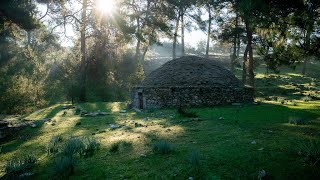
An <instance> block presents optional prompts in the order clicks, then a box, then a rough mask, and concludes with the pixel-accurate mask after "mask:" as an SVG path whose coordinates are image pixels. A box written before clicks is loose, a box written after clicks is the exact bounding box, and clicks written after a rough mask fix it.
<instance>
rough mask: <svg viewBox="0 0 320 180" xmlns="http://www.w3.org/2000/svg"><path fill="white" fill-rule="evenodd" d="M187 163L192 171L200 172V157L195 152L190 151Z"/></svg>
mask: <svg viewBox="0 0 320 180" xmlns="http://www.w3.org/2000/svg"><path fill="white" fill-rule="evenodd" d="M189 162H190V165H191V168H192V170H194V171H196V172H199V170H200V155H199V152H198V151H197V150H192V151H191V153H190V157H189Z"/></svg>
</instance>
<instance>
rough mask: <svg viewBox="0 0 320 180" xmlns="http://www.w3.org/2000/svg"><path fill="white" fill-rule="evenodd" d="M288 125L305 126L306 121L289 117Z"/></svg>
mask: <svg viewBox="0 0 320 180" xmlns="http://www.w3.org/2000/svg"><path fill="white" fill-rule="evenodd" d="M289 124H294V125H303V124H306V120H304V119H302V118H299V117H296V116H290V117H289Z"/></svg>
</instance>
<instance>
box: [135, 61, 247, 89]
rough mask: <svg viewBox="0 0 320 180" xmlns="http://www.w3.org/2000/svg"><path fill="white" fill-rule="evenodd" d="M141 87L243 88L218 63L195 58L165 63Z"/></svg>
mask: <svg viewBox="0 0 320 180" xmlns="http://www.w3.org/2000/svg"><path fill="white" fill-rule="evenodd" d="M141 86H152V87H174V86H191V87H195V86H213V87H235V88H236V87H238V88H239V87H244V85H243V83H242V82H241V81H239V80H238V79H237V78H236V77H235V76H234V75H233V74H232V73H231V72H230V71H229V70H227V69H226V68H224V67H223V66H222V65H220V64H219V63H218V62H216V61H214V60H209V59H206V58H201V57H197V56H184V57H181V58H178V59H174V60H171V61H169V62H167V63H165V64H164V65H162V66H161V67H160V68H158V69H156V70H155V71H153V72H151V73H150V75H149V76H148V77H146V79H145V80H144V81H143V82H142V83H141Z"/></svg>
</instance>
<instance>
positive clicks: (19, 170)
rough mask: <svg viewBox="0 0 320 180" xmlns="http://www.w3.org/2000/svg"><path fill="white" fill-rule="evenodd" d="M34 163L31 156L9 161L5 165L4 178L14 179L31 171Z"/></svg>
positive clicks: (33, 157) (33, 158) (34, 158)
mask: <svg viewBox="0 0 320 180" xmlns="http://www.w3.org/2000/svg"><path fill="white" fill-rule="evenodd" d="M36 161H37V159H36V157H35V156H33V155H27V156H23V157H18V158H13V159H10V160H9V161H7V163H6V165H5V172H6V176H7V177H8V179H16V178H17V177H19V175H21V174H23V173H25V172H26V171H28V170H30V169H32V168H33V166H34V164H35V163H36Z"/></svg>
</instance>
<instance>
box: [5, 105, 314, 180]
mask: <svg viewBox="0 0 320 180" xmlns="http://www.w3.org/2000/svg"><path fill="white" fill-rule="evenodd" d="M113 105H114V103H105V105H104V107H108V108H112V106H113ZM80 106H82V107H83V108H84V109H85V108H86V107H89V106H92V103H91V104H80ZM116 106H118V105H116ZM319 107H320V101H311V102H304V101H297V106H294V105H290V104H287V105H283V104H281V103H280V102H275V101H274V102H268V103H262V104H261V105H244V106H241V107H238V106H223V107H211V108H209V107H208V108H194V109H190V110H191V111H194V112H197V115H198V116H199V118H200V119H201V120H200V121H185V118H183V117H181V116H179V115H178V114H177V110H176V109H172V110H171V109H166V110H155V111H152V112H149V113H138V114H137V113H135V112H132V111H129V112H128V113H119V112H117V111H114V112H113V113H112V115H108V116H105V117H80V116H78V115H73V114H74V113H72V111H73V110H62V109H60V110H59V111H58V110H56V109H55V108H54V107H49V108H47V109H45V110H43V111H42V112H43V113H39V112H37V114H36V115H35V114H32V115H31V116H30V117H33V118H34V120H36V119H41V118H43V117H46V116H47V114H48V113H49V114H52V113H51V112H50V110H53V111H55V113H54V114H55V116H53V117H52V119H54V120H56V125H55V126H52V125H50V124H49V123H44V124H42V125H40V126H38V127H36V128H31V127H30V128H26V129H24V130H22V131H21V132H19V134H20V135H21V136H20V138H16V139H12V140H10V141H8V142H6V143H3V144H2V145H1V146H2V153H1V154H0V159H1V160H0V168H1V176H3V175H4V173H5V172H4V168H5V164H6V162H7V161H8V160H10V159H11V158H12V157H14V156H19V155H23V154H25V153H31V152H32V154H35V155H36V157H37V159H38V162H37V164H36V166H35V167H34V168H33V170H32V172H34V173H35V175H34V178H35V179H44V178H51V177H53V176H54V173H55V171H56V165H55V163H56V161H57V158H56V157H58V155H54V154H53V155H52V154H51V155H48V153H47V145H48V143H49V142H50V140H51V139H52V137H54V136H57V135H58V136H59V137H61V139H62V140H63V142H61V143H62V144H64V143H66V141H67V140H68V139H70V137H94V138H95V139H96V140H97V141H98V142H99V143H100V146H99V151H97V152H96V153H95V154H94V155H93V156H92V157H86V158H84V157H79V158H78V160H77V164H76V166H75V170H74V173H73V174H72V175H71V176H70V179H88V178H90V179H105V178H110V179H118V178H127V179H141V178H142V179H172V178H177V179H187V178H188V177H194V178H212V177H215V178H218V179H219V178H221V179H234V178H235V179H237V178H239V179H252V178H256V177H257V176H258V173H259V171H260V170H262V169H263V170H266V171H267V173H268V174H269V175H271V176H273V177H276V178H277V179H288V178H289V179H290V178H291V179H295V178H296V177H299V178H300V179H308V178H314V177H317V176H319V175H320V174H319V171H317V170H318V169H317V168H318V167H314V166H311V165H309V164H307V163H306V162H305V161H304V157H301V156H300V155H299V154H298V150H297V148H296V147H298V146H299V145H301V142H309V141H310V140H315V139H319V138H320V133H319V132H320V119H319V116H320V111H319ZM48 109H50V110H48ZM91 110H95V109H94V108H92V109H91ZM100 110H104V111H108V110H110V109H107V108H106V109H101V108H100ZM63 111H68V113H67V115H66V116H64V115H63ZM110 112H112V111H111V110H110ZM293 115H294V116H297V117H303V118H304V119H305V120H306V123H304V124H301V125H295V124H290V123H289V118H290V117H291V116H293ZM146 117H148V121H145V120H144V118H146ZM220 117H223V118H224V119H223V120H221V119H220ZM77 122H82V124H81V126H75V124H76V123H77ZM135 123H140V124H141V125H142V126H139V127H135ZM109 124H118V125H121V128H118V129H115V130H111V129H110V128H109ZM101 130H104V131H101ZM98 131H101V133H97V132H98ZM93 133H96V134H95V135H92V134H93ZM162 139H166V140H168V141H169V142H170V143H172V144H174V146H175V148H174V150H175V151H174V153H170V154H164V155H161V154H158V153H155V152H153V149H152V148H153V145H154V144H155V143H157V142H158V141H161V140H162ZM253 141H255V142H256V143H255V144H252V142H253ZM118 142H125V143H122V144H124V145H121V146H123V147H126V146H128V147H129V146H130V148H122V150H121V151H117V153H111V152H110V151H109V150H110V147H111V146H112V144H114V143H116V144H117V143H118ZM193 149H197V150H198V151H199V152H201V167H199V168H200V171H195V170H194V167H193V166H192V165H191V166H190V152H191V151H192V150H193ZM197 158H198V157H197ZM198 161H199V160H198V159H196V161H195V160H194V162H193V163H194V164H197V163H198Z"/></svg>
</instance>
